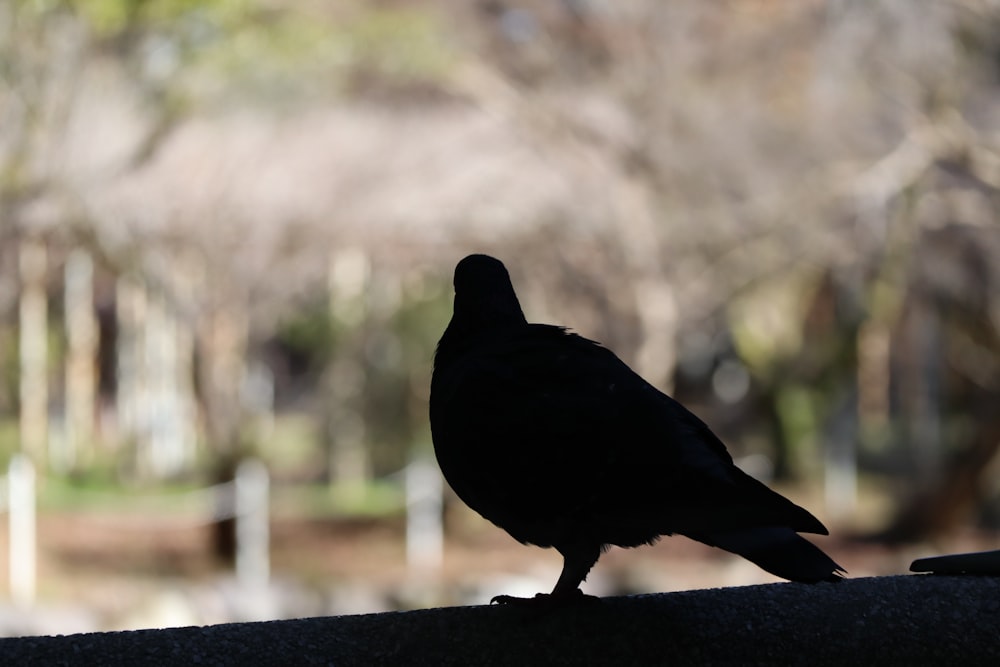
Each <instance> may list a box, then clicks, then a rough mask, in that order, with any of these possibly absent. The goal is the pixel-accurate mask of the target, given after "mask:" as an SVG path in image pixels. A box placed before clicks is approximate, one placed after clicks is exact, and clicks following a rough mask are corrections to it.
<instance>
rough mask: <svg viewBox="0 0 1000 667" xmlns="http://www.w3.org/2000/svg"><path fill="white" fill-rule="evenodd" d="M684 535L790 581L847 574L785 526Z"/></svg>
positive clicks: (811, 544) (830, 578)
mask: <svg viewBox="0 0 1000 667" xmlns="http://www.w3.org/2000/svg"><path fill="white" fill-rule="evenodd" d="M684 534H685V535H687V536H688V537H690V538H691V539H694V540H698V541H699V542H704V543H705V544H708V545H711V546H713V547H719V548H720V549H725V550H726V551H729V552H731V553H734V554H737V555H739V556H742V557H743V558H746V559H747V560H749V561H751V562H753V563H756V564H757V565H758V566H760V567H761V568H763V569H764V570H767V571H768V572H770V573H771V574H774V575H777V576H779V577H782V578H784V579H789V580H791V581H801V582H805V583H816V582H819V581H838V580H840V579H841V578H842V577H843V575H844V574H845V573H846V570H844V568H842V567H841V566H840V565H837V563H836V562H834V560H833V559H832V558H830V557H829V556H827V555H826V554H825V553H824V552H823V551H822V550H821V549H820V548H819V547H817V546H816V545H815V544H813V543H812V542H809V541H808V540H806V539H805V538H803V537H801V536H800V535H798V534H797V533H796V532H795V531H794V530H792V529H791V528H786V527H784V526H762V527H756V528H741V529H737V530H726V531H711V532H707V533H693V532H685V533H684Z"/></svg>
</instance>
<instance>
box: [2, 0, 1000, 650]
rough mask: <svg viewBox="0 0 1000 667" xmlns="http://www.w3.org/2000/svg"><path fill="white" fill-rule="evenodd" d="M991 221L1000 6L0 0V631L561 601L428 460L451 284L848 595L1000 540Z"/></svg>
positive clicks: (999, 381) (995, 228)
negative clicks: (684, 431)
mask: <svg viewBox="0 0 1000 667" xmlns="http://www.w3.org/2000/svg"><path fill="white" fill-rule="evenodd" d="M998 210H1000V2H998V0H866V1H864V2H857V1H853V0H808V1H803V0H726V1H721V0H720V1H717V2H702V1H700V0H672V1H671V2H669V3H667V2H660V1H659V0H626V1H622V2H611V1H608V0H603V1H602V0H561V1H560V0H524V1H514V0H512V1H510V2H504V1H499V0H476V1H471V0H469V1H459V0H396V1H384V2H375V1H372V2H363V1H361V0H353V1H350V0H329V1H326V2H324V1H321V0H309V1H300V2H290V1H285V0H199V1H197V2H195V1H193V0H0V369H2V381H0V473H2V474H3V475H4V478H3V483H2V485H0V487H2V489H0V490H2V492H3V493H2V498H3V500H2V502H0V507H2V509H3V512H4V513H3V514H0V634H5V635H16V634H41V633H66V632H78V631H87V630H101V629H122V628H137V627H156V626H164V625H187V624H204V623H218V622H224V621H233V620H246V619H254V618H281V617H294V616H309V615H320V614H335V613H361V612H368V611H378V610H385V609H406V608H415V607H425V606H431V605H442V604H470V603H485V602H487V601H488V600H489V598H490V597H491V596H492V595H494V594H497V593H508V594H529V595H530V594H533V593H535V592H537V591H541V590H548V589H549V588H551V586H552V584H553V583H554V581H555V579H556V577H557V575H558V572H559V569H560V567H561V560H560V558H559V556H558V554H556V553H554V552H552V551H543V550H540V549H537V548H534V547H523V546H520V545H518V544H517V543H516V542H514V540H513V539H511V538H510V537H508V536H507V535H506V534H505V533H503V532H502V531H501V530H500V529H498V528H495V527H493V526H492V525H490V524H488V523H487V522H486V521H484V520H482V519H480V518H479V517H477V516H475V515H473V514H472V513H471V512H470V511H469V510H467V509H466V508H465V507H464V506H462V505H461V503H460V502H458V501H457V500H456V499H455V498H454V497H453V495H452V494H451V492H450V490H448V489H447V485H443V484H442V482H441V481H440V478H439V477H438V475H437V468H436V464H434V462H433V450H432V447H431V442H430V433H429V428H428V422H427V399H428V392H429V384H430V374H431V365H432V357H433V351H434V345H435V343H436V341H437V338H438V337H439V336H440V334H441V332H442V331H443V329H444V327H445V326H446V324H447V321H448V319H449V317H450V309H451V273H452V270H453V268H454V265H455V263H456V262H457V261H458V260H459V259H460V258H461V257H462V256H464V255H466V254H468V253H469V252H488V253H490V254H493V255H495V256H497V257H499V258H501V259H502V260H504V261H505V263H506V264H507V266H508V267H509V269H510V270H511V274H512V277H513V280H514V284H515V287H516V288H517V289H518V292H519V294H520V296H521V299H522V305H523V306H524V309H525V311H526V314H527V315H528V318H529V319H530V320H533V321H541V322H551V323H558V324H565V325H569V326H572V327H573V328H574V329H575V330H576V331H578V332H580V333H581V334H583V335H585V336H587V337H590V338H594V339H597V340H600V341H602V342H604V343H605V344H606V345H608V346H609V347H611V348H612V349H613V350H615V351H616V352H617V353H618V354H619V355H620V356H621V357H622V358H623V359H625V360H626V361H627V362H628V363H629V364H630V365H632V366H633V368H635V369H636V370H637V371H639V372H640V373H641V374H642V375H644V376H645V377H646V378H648V379H649V380H650V381H651V382H653V383H654V384H656V385H658V386H659V387H661V388H663V389H664V390H667V391H670V392H672V393H673V394H674V395H675V396H676V397H677V398H678V399H679V400H681V401H682V402H684V403H686V404H687V405H688V406H689V407H691V408H692V409H693V410H694V411H695V412H696V413H697V414H698V415H699V416H701V417H702V418H703V419H704V420H705V421H707V422H708V423H709V424H710V425H711V426H712V427H713V429H714V430H716V432H717V433H718V434H719V435H720V436H721V437H722V438H723V440H725V441H726V443H727V444H728V446H729V448H730V450H731V451H732V452H733V454H734V456H735V457H736V458H737V459H738V461H739V463H740V464H741V465H742V466H743V467H744V468H745V469H746V470H747V471H748V472H751V473H752V474H754V475H756V476H758V477H760V478H761V479H764V480H765V481H767V482H768V483H769V484H771V485H773V486H774V487H776V488H778V489H779V490H781V491H782V492H783V493H786V494H787V495H789V496H791V497H792V498H793V499H795V500H796V501H798V502H800V503H802V504H804V505H806V506H807V507H808V508H810V509H811V510H812V511H813V512H814V513H815V514H817V515H818V516H819V517H820V518H821V519H822V520H823V521H824V522H825V523H826V524H827V525H828V526H829V527H830V528H831V532H832V536H831V537H829V538H817V539H816V541H817V543H819V544H820V545H821V546H822V547H823V548H824V549H826V550H828V551H829V552H830V553H831V555H833V556H834V557H835V558H836V559H837V560H838V561H839V562H840V563H841V564H843V565H844V566H845V567H846V568H847V569H848V571H849V572H850V575H851V576H866V575H876V574H889V573H899V572H905V571H906V569H907V567H908V564H909V562H910V560H912V558H914V557H918V556H924V555H931V554H937V553H943V552H952V551H973V550H981V549H994V548H998V547H1000V533H998V529H1000V480H998V475H997V472H998V470H1000V459H998V457H997V455H996V454H997V450H998V448H1000V225H998ZM234 477H235V479H236V481H235V482H234V481H233V480H234ZM442 517H443V524H442V521H441V519H442ZM773 580H774V579H773V578H772V577H770V576H769V575H767V574H766V573H763V572H761V571H759V570H758V569H757V568H755V567H754V566H753V565H751V564H749V563H746V562H743V561H740V560H738V559H735V558H731V557H729V556H728V555H726V554H724V553H722V552H719V551H717V550H712V549H709V548H707V547H702V546H701V545H698V544H695V543H692V542H688V541H686V540H684V539H683V538H671V539H668V540H664V541H662V542H661V543H660V544H658V545H656V546H655V547H648V548H643V549H637V550H629V551H623V550H613V551H612V552H610V553H609V554H607V555H606V556H605V557H604V558H603V559H602V560H601V562H600V564H599V565H598V566H597V567H596V568H595V570H594V571H593V572H592V573H591V576H590V578H589V580H588V582H587V587H588V588H587V589H586V590H589V591H590V592H593V593H598V594H614V593H627V592H636V591H642V592H651V591H668V590H678V589H684V588H699V587H709V586H722V585H736V584H747V583H758V582H765V581H773Z"/></svg>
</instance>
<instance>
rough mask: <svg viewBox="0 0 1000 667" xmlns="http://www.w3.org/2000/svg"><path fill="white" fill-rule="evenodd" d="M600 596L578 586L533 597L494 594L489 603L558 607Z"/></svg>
mask: <svg viewBox="0 0 1000 667" xmlns="http://www.w3.org/2000/svg"><path fill="white" fill-rule="evenodd" d="M599 599H600V598H597V597H594V596H593V595H587V594H586V593H584V592H583V591H581V590H580V589H579V588H577V589H575V590H574V591H572V592H571V593H561V594H553V593H536V594H535V596H534V597H530V598H519V597H516V596H514V595H494V596H493V598H492V599H490V604H491V605H494V604H499V605H510V606H520V607H535V608H537V607H560V606H563V605H568V604H574V603H577V602H584V601H588V602H589V601H594V600H599Z"/></svg>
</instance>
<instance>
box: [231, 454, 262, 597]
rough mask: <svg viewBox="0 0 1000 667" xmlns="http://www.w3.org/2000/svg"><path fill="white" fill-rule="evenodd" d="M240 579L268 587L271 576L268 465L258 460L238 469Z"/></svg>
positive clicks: (249, 584)
mask: <svg viewBox="0 0 1000 667" xmlns="http://www.w3.org/2000/svg"><path fill="white" fill-rule="evenodd" d="M234 486H235V494H236V507H235V515H236V578H237V580H238V581H239V582H240V585H241V586H243V587H244V588H245V589H249V590H260V589H263V588H266V587H267V584H268V578H269V577H270V568H271V566H270V557H269V551H268V550H269V542H270V535H269V529H268V528H269V527H268V520H269V517H268V513H269V512H268V510H269V508H268V505H269V502H268V495H269V486H270V483H269V480H268V474H267V467H266V466H265V465H264V464H263V463H262V462H260V461H258V460H256V459H251V460H247V461H243V462H242V463H240V465H239V467H238V468H237V469H236V482H235V485H234Z"/></svg>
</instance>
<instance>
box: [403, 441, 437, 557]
mask: <svg viewBox="0 0 1000 667" xmlns="http://www.w3.org/2000/svg"><path fill="white" fill-rule="evenodd" d="M442 494H443V488H442V482H441V472H440V471H439V470H438V467H437V465H435V464H434V463H432V462H430V461H428V460H426V459H418V460H416V461H413V462H412V463H410V465H408V466H407V467H406V564H407V566H408V567H409V568H411V569H421V570H436V569H438V568H440V567H441V561H442V559H443V553H444V527H443V525H442V506H443V500H442Z"/></svg>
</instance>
